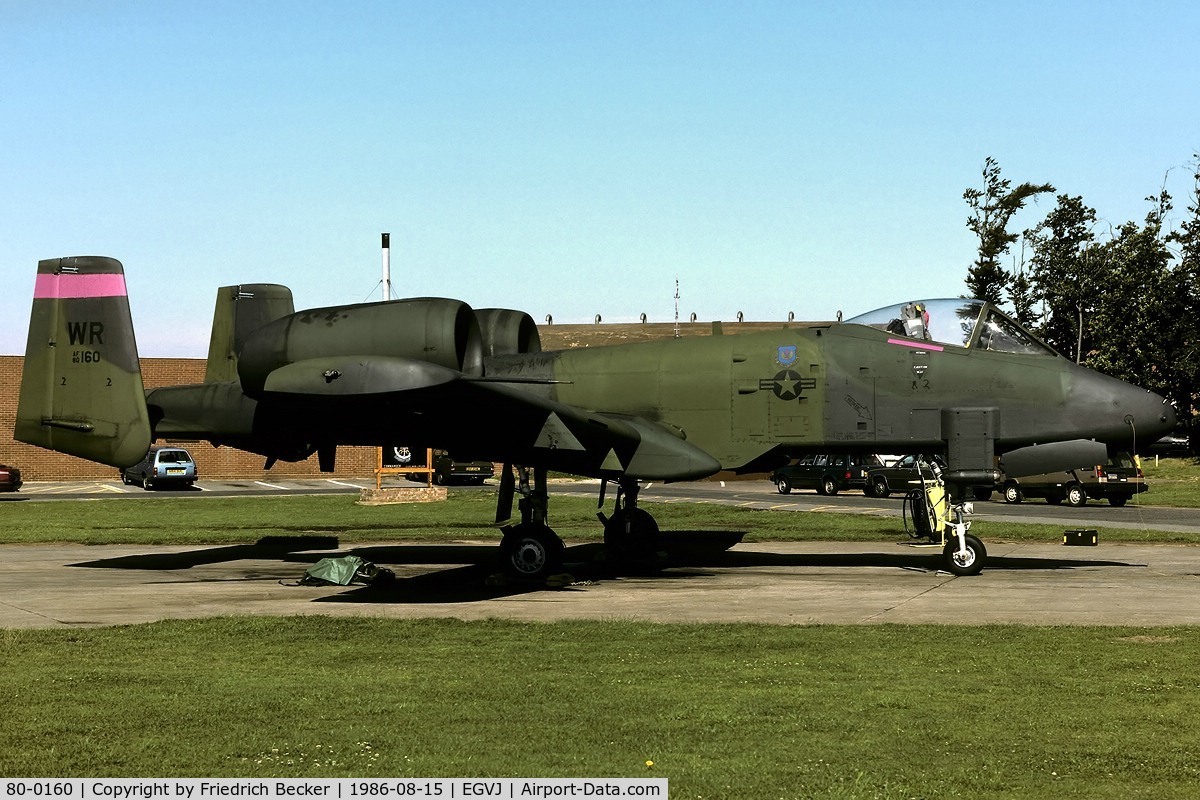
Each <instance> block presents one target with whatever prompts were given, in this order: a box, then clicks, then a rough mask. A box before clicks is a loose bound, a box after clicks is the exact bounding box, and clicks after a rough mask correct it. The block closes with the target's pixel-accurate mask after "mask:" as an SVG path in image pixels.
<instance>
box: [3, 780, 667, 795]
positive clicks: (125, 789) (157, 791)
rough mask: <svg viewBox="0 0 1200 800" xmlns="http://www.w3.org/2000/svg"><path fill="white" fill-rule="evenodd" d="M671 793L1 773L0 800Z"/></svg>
mask: <svg viewBox="0 0 1200 800" xmlns="http://www.w3.org/2000/svg"><path fill="white" fill-rule="evenodd" d="M248 797H255V798H267V800H283V798H289V799H294V800H303V799H304V798H327V799H330V800H395V799H396V798H410V797H416V798H426V797H436V798H441V800H459V798H463V797H469V798H478V797H496V798H510V799H511V798H527V797H528V798H555V797H651V798H666V797H667V779H666V778H271V779H269V780H265V779H264V780H258V779H248V778H71V779H65V778H0V800H10V798H11V799H13V800H37V799H38V798H43V799H45V800H157V798H163V799H164V800H220V799H222V798H227V799H228V798H232V800H237V799H238V798H248Z"/></svg>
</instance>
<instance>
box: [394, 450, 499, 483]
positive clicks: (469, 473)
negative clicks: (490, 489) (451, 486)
mask: <svg viewBox="0 0 1200 800" xmlns="http://www.w3.org/2000/svg"><path fill="white" fill-rule="evenodd" d="M421 460H422V461H423V460H424V459H421ZM432 466H433V482H434V483H436V484H437V485H438V486H445V485H446V484H448V483H483V482H484V481H485V480H487V479H488V478H491V477H493V476H494V475H495V474H496V465H495V464H493V463H492V462H491V461H455V460H454V459H453V458H452V457H451V456H450V454H449V453H447V452H445V451H444V450H434V451H433V464H432ZM407 477H408V479H409V480H410V481H424V480H425V475H424V474H423V473H420V472H412V473H409V474H408V476H407Z"/></svg>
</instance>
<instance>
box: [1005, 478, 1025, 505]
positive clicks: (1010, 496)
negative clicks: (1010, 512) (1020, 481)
mask: <svg viewBox="0 0 1200 800" xmlns="http://www.w3.org/2000/svg"><path fill="white" fill-rule="evenodd" d="M1024 499H1025V498H1024V497H1022V496H1021V487H1020V486H1018V485H1017V484H1016V483H1015V482H1013V481H1009V482H1008V483H1006V484H1004V502H1006V503H1019V502H1021V501H1022V500H1024Z"/></svg>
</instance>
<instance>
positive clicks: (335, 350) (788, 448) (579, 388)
mask: <svg viewBox="0 0 1200 800" xmlns="http://www.w3.org/2000/svg"><path fill="white" fill-rule="evenodd" d="M716 333H717V330H716V326H714V335H713V336H702V337H691V338H682V339H671V340H663V341H652V342H643V343H636V344H626V345H616V346H610V347H591V348H581V349H573V350H563V351H557V352H542V351H541V346H540V338H539V335H538V331H537V326H536V325H535V324H534V322H533V320H532V318H531V317H530V316H529V315H528V314H526V313H523V312H520V311H513V310H506V309H486V310H472V309H471V308H470V307H469V306H467V305H466V304H465V303H462V302H460V301H457V300H449V299H441V298H418V299H408V300H395V301H387V302H381V303H366V304H358V305H344V306H332V307H328V308H317V309H311V310H308V311H300V312H296V311H294V307H293V303H292V295H291V292H290V290H288V289H287V288H286V287H284V286H279V285H274V284H244V285H240V286H226V287H223V288H221V289H219V290H218V292H217V304H216V311H215V314H214V320H213V329H212V338H211V341H210V348H209V355H208V363H207V373H206V377H205V381H204V383H201V384H196V385H189V386H170V387H164V388H157V389H151V390H149V391H144V389H143V386H142V378H141V373H140V371H139V366H138V355H137V348H136V345H135V342H134V334H133V324H132V320H131V318H130V312H129V303H128V297H127V292H126V286H125V279H124V271H123V268H122V266H121V264H120V262H118V261H116V260H115V259H111V258H105V257H94V256H88V257H72V258H60V259H51V260H46V261H41V262H40V263H39V264H38V270H37V280H36V284H35V288H34V299H33V312H32V317H31V321H30V327H29V340H28V345H27V349H26V355H25V366H24V374H23V377H22V383H21V393H20V401H19V407H18V411H17V422H16V430H15V434H16V438H17V439H19V440H21V441H24V442H28V443H31V444H35V445H40V446H42V447H46V448H50V449H53V450H58V451H61V452H65V453H70V454H73V455H77V456H81V457H83V458H87V459H91V460H93V461H98V462H101V463H104V464H109V465H111V466H115V467H123V466H128V465H130V464H133V463H135V462H137V461H138V460H139V459H140V458H141V457H142V456H143V455H144V454H145V452H146V450H147V448H148V446H149V445H150V443H151V442H152V441H153V440H154V439H160V438H167V439H170V438H178V439H195V440H207V441H210V442H212V443H213V444H215V445H226V446H230V447H236V448H240V449H242V450H246V451H249V452H253V453H257V454H260V455H262V456H264V457H265V458H266V463H267V466H268V467H269V466H270V465H271V464H273V463H274V462H275V461H276V460H278V459H283V460H285V461H294V460H300V459H304V458H307V457H309V456H310V455H312V454H313V453H316V454H317V456H318V459H319V462H320V466H321V468H322V469H323V470H332V469H333V466H334V458H335V454H336V448H337V446H338V445H366V446H384V445H390V444H392V443H395V442H406V443H408V444H410V445H412V446H416V447H426V446H430V447H436V448H441V449H444V450H447V451H449V452H451V453H453V454H454V456H455V457H456V458H460V459H488V460H492V461H496V462H500V463H503V464H505V465H509V466H506V467H505V469H504V471H503V476H502V480H501V486H500V492H499V502H498V505H497V524H499V523H501V522H505V521H508V520H509V519H510V517H511V515H512V502H513V499H514V497H515V495H516V493H517V492H518V490H519V492H520V494H521V501H520V503H519V509H520V522H518V523H516V524H514V525H508V526H506V527H505V528H504V536H503V540H502V543H501V554H502V560H503V562H504V564H505V566H506V567H507V568H508V569H509V570H511V571H512V572H514V573H515V574H517V575H520V576H526V577H529V578H539V577H543V576H546V575H548V574H550V573H551V572H553V571H554V570H556V569H557V568H559V566H560V563H561V557H562V551H563V544H562V540H561V539H560V538H559V537H558V536H557V535H556V534H555V533H554V532H553V530H552V529H551V528H550V526H549V523H548V506H549V502H548V493H547V487H546V474H547V472H548V471H549V470H556V471H562V472H567V473H573V474H577V475H583V476H591V477H595V478H601V479H603V480H602V483H601V491H600V503H601V507H603V504H604V502H605V500H604V495H605V487H607V484H608V482H609V481H613V482H615V484H616V487H617V491H616V493H615V495H616V497H615V501H614V506H613V513H612V514H611V515H605V514H604V513H603V512H601V513H599V514H598V516H600V518H601V520H602V522H603V524H604V534H605V542H606V544H607V545H608V547H609V549H610V551H612V552H614V553H615V554H625V555H628V554H629V553H631V552H633V551H636V550H637V549H638V548H639V547H642V546H645V545H646V544H648V543H652V542H653V540H654V537H655V536H656V534H657V532H658V526H657V524H656V522H655V520H654V518H653V517H652V516H651V515H650V514H649V513H648V512H647V511H646V510H645V509H644V508H641V507H639V505H638V490H639V486H640V485H641V482H643V481H684V480H694V479H698V478H704V477H706V476H709V475H712V474H714V473H716V472H718V471H719V470H735V471H738V472H743V473H744V472H759V471H762V472H765V471H768V470H770V469H772V468H774V467H775V466H778V465H780V464H781V463H785V462H786V460H787V459H788V458H790V457H794V456H796V455H799V454H802V453H805V452H814V451H819V452H831V451H848V452H889V453H930V454H932V453H936V454H939V455H941V456H942V457H943V458H944V459H945V463H946V464H947V467H948V468H947V470H946V472H945V475H944V477H945V481H946V487H947V489H948V492H949V496H950V497H952V498H953V501H954V503H955V508H956V513H957V515H958V516H957V517H956V519H958V520H961V519H962V516H963V515H964V514H965V513H966V511H967V503H966V500H967V499H968V496H969V494H970V490H971V488H972V487H976V486H987V487H990V486H991V484H992V482H993V480H994V479H995V468H996V457H997V456H999V455H1003V458H1004V463H1005V466H1006V468H1007V469H1008V471H1009V472H1012V473H1014V474H1029V473H1037V472H1047V471H1051V470H1056V469H1068V468H1071V467H1073V466H1076V465H1077V464H1082V463H1098V459H1099V458H1101V457H1100V456H1099V454H1100V453H1103V452H1104V450H1105V449H1106V446H1107V445H1111V446H1114V447H1118V448H1120V449H1123V450H1131V449H1136V447H1137V446H1138V445H1139V444H1141V443H1147V444H1148V443H1151V442H1154V441H1155V440H1156V439H1158V438H1159V437H1160V436H1162V435H1163V434H1165V433H1167V432H1169V431H1170V430H1171V429H1172V428H1173V427H1174V426H1175V412H1174V410H1173V409H1172V407H1171V406H1170V405H1169V404H1168V403H1167V402H1166V401H1165V400H1164V399H1163V398H1161V397H1159V396H1157V395H1154V394H1152V393H1150V392H1147V391H1145V390H1142V389H1139V388H1137V387H1135V386H1131V385H1129V384H1126V383H1123V382H1121V381H1118V380H1116V379H1113V378H1110V377H1107V376H1105V375H1102V374H1100V373H1097V372H1094V371H1091V370H1088V369H1085V368H1083V367H1080V366H1078V365H1076V364H1074V363H1072V362H1071V361H1069V360H1067V359H1066V358H1063V357H1062V356H1060V355H1058V354H1057V353H1055V352H1054V351H1053V350H1052V349H1051V348H1049V347H1048V346H1046V345H1045V344H1043V343H1042V342H1041V341H1039V340H1038V339H1037V337H1035V336H1034V335H1033V334H1031V333H1030V332H1029V331H1027V330H1025V329H1024V328H1022V327H1021V326H1020V325H1018V324H1017V323H1016V322H1014V321H1013V320H1011V319H1010V318H1008V317H1006V316H1005V315H1004V314H1003V313H1001V312H1000V311H999V310H998V309H996V308H995V307H993V306H992V305H990V304H988V303H985V302H982V301H979V300H963V299H951V300H937V301H921V302H910V303H906V304H901V305H897V306H893V307H889V308H885V309H880V310H878V311H875V312H871V313H869V314H865V315H863V316H860V317H856V318H854V319H851V320H848V321H847V322H844V323H838V324H827V325H819V326H815V327H783V326H781V327H780V328H779V329H778V330H768V331H763V332H757V333H749V334H738V335H728V336H724V335H715V334H716ZM511 465H523V469H522V470H520V475H521V479H520V481H519V485H518V481H517V478H515V477H514V469H513V468H512V466H511ZM530 470H531V471H532V481H530V480H529V471H530ZM952 531H953V534H952V535H949V536H947V535H945V533H941V532H939V533H937V534H936V535H937V536H940V537H941V541H939V542H938V543H939V544H942V545H943V546H944V557H945V563H946V566H947V568H948V569H950V570H951V571H953V572H955V573H957V574H972V573H974V572H978V571H979V569H981V568H982V566H983V562H984V558H985V556H986V549H985V548H984V546H983V544H982V542H980V541H979V540H978V538H976V537H974V536H971V535H969V534H966V533H965V531H966V525H965V524H958V525H957V526H956V527H953V528H952ZM930 535H931V536H934V535H935V534H933V533H930Z"/></svg>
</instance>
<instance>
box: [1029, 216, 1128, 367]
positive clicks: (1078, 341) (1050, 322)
mask: <svg viewBox="0 0 1200 800" xmlns="http://www.w3.org/2000/svg"><path fill="white" fill-rule="evenodd" d="M1095 225H1096V210H1095V209H1094V208H1090V207H1088V206H1086V205H1084V203H1083V198H1082V197H1080V196H1075V197H1071V196H1070V195H1068V194H1060V195H1059V196H1058V203H1057V205H1056V206H1055V207H1054V208H1053V209H1052V210H1051V211H1050V213H1049V214H1047V215H1046V218H1045V219H1043V220H1042V221H1041V223H1039V224H1038V225H1037V226H1036V227H1033V228H1029V229H1027V230H1026V231H1025V233H1024V236H1025V241H1026V242H1027V243H1028V244H1029V245H1030V246H1031V247H1032V249H1033V255H1032V256H1031V257H1030V259H1029V263H1030V267H1031V269H1030V282H1031V284H1032V289H1031V293H1032V294H1033V295H1034V296H1035V297H1036V298H1038V299H1040V300H1041V301H1042V307H1043V312H1042V319H1041V321H1040V324H1039V325H1036V326H1035V327H1036V328H1037V329H1038V333H1039V334H1040V335H1041V336H1042V338H1043V339H1045V340H1046V342H1047V343H1048V344H1049V345H1050V346H1051V347H1053V348H1054V349H1056V350H1058V351H1059V352H1062V353H1069V354H1071V355H1072V356H1073V357H1074V359H1075V360H1076V361H1077V362H1078V361H1081V360H1082V357H1083V354H1084V353H1085V352H1087V350H1086V349H1085V348H1084V343H1085V342H1084V339H1085V336H1084V332H1085V321H1086V320H1087V319H1088V318H1090V316H1091V313H1092V310H1093V308H1094V304H1095V301H1096V297H1097V295H1098V294H1099V292H1098V288H1099V287H1100V286H1102V285H1103V284H1104V277H1103V276H1104V274H1105V273H1106V272H1107V269H1108V263H1107V253H1106V252H1105V251H1104V248H1103V247H1101V246H1099V245H1097V244H1096V237H1095V234H1094V232H1093V229H1094V227H1095ZM1087 344H1088V346H1089V348H1090V345H1091V342H1090V340H1088V342H1087Z"/></svg>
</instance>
